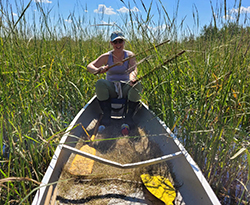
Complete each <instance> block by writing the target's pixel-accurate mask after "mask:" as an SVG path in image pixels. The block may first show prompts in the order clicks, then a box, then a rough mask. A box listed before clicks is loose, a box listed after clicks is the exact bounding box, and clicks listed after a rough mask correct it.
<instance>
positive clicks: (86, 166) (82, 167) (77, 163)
mask: <svg viewBox="0 0 250 205" xmlns="http://www.w3.org/2000/svg"><path fill="white" fill-rule="evenodd" d="M80 150H81V151H83V152H87V153H89V154H92V155H95V154H96V149H94V148H93V147H90V146H88V145H84V146H82V148H81V149H80ZM93 166H94V160H92V159H88V158H86V157H83V156H80V155H78V154H77V155H76V156H75V158H74V160H73V161H72V163H71V165H70V167H69V173H70V174H72V175H78V176H79V175H80V176H81V175H87V174H91V173H92V169H93Z"/></svg>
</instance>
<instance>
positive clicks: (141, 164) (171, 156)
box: [62, 145, 183, 169]
mask: <svg viewBox="0 0 250 205" xmlns="http://www.w3.org/2000/svg"><path fill="white" fill-rule="evenodd" d="M62 148H63V149H66V150H68V151H70V152H72V153H74V154H78V155H81V156H84V157H86V158H89V159H92V160H94V161H97V162H100V163H103V164H106V165H110V166H113V167H117V168H121V169H132V168H138V167H144V166H149V165H153V164H158V163H161V162H165V161H168V160H171V159H174V158H177V157H180V156H183V153H182V152H181V151H179V152H175V153H173V154H168V155H164V156H162V157H157V158H154V159H150V160H146V161H142V162H135V163H129V164H120V163H117V162H114V161H111V160H107V159H104V158H102V157H98V156H95V155H92V154H89V153H87V152H83V151H81V150H78V149H76V148H73V147H70V146H68V145H62Z"/></svg>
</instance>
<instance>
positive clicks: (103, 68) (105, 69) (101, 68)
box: [98, 65, 108, 73]
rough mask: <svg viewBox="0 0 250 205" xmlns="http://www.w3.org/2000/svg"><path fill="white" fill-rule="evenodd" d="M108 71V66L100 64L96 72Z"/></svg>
mask: <svg viewBox="0 0 250 205" xmlns="http://www.w3.org/2000/svg"><path fill="white" fill-rule="evenodd" d="M107 71H108V66H107V65H106V66H101V67H100V68H99V69H98V73H106V72H107Z"/></svg>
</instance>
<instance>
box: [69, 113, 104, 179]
mask: <svg viewBox="0 0 250 205" xmlns="http://www.w3.org/2000/svg"><path fill="white" fill-rule="evenodd" d="M102 116H103V115H102V114H101V115H100V117H99V119H98V121H97V123H96V125H95V129H94V132H93V135H92V136H91V138H90V140H91V141H93V140H94V139H95V136H96V134H97V131H98V127H99V124H100V121H101V119H102ZM80 150H81V151H83V152H87V153H89V154H92V155H95V154H96V149H95V148H93V147H90V146H89V145H88V144H86V145H84V146H82V147H81V149H80ZM93 166H94V160H92V159H89V158H86V157H83V156H80V155H78V154H77V155H76V156H75V158H74V159H73V161H72V163H71V165H70V167H69V169H68V171H69V173H70V174H72V175H78V176H79V175H80V176H83V175H87V174H91V173H92V169H93Z"/></svg>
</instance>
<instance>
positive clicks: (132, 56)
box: [94, 40, 170, 75]
mask: <svg viewBox="0 0 250 205" xmlns="http://www.w3.org/2000/svg"><path fill="white" fill-rule="evenodd" d="M169 41H170V40H166V41H163V42H162V43H159V44H157V45H155V46H152V47H151V48H148V49H147V50H145V51H142V52H140V53H137V54H134V55H131V56H129V57H127V58H124V59H123V60H122V61H119V62H117V63H115V64H113V65H111V66H109V67H108V68H107V69H106V71H108V70H109V69H111V68H113V67H115V66H117V65H120V64H122V63H124V62H125V61H128V60H130V59H131V58H135V57H136V56H138V55H140V54H142V53H145V52H148V51H150V50H152V49H154V48H157V47H159V46H162V45H164V44H165V43H168V42H169ZM96 74H99V71H97V72H95V73H94V75H96Z"/></svg>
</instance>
